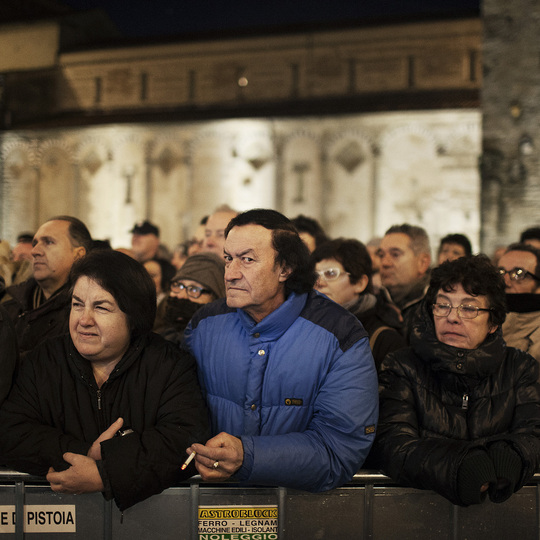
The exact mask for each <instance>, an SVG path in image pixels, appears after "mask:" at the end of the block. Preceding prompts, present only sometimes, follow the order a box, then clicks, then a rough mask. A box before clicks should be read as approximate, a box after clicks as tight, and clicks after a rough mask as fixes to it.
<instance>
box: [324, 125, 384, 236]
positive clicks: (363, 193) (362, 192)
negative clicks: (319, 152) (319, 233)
mask: <svg viewBox="0 0 540 540" xmlns="http://www.w3.org/2000/svg"><path fill="white" fill-rule="evenodd" d="M325 152H326V154H327V159H326V160H325V169H324V175H325V179H324V188H325V189H324V204H323V209H324V218H323V220H322V221H323V223H324V224H325V225H327V224H331V227H329V226H326V228H327V232H328V233H329V234H330V235H331V236H345V237H354V238H358V239H360V240H362V241H364V242H367V241H368V240H369V239H370V238H371V237H372V235H373V227H374V208H375V204H374V199H375V197H376V171H377V164H376V155H377V152H376V145H375V142H374V140H373V137H372V136H371V135H370V134H369V133H368V132H367V130H366V129H362V128H350V129H345V130H343V131H341V130H340V131H339V132H337V133H334V134H332V136H330V137H328V138H327V139H326V141H325Z"/></svg>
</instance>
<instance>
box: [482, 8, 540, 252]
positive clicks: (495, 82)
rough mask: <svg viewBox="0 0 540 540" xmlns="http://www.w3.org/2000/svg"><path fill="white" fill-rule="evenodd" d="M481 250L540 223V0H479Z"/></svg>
mask: <svg viewBox="0 0 540 540" xmlns="http://www.w3.org/2000/svg"><path fill="white" fill-rule="evenodd" d="M482 4H483V5H482V11H483V13H482V18H483V24H484V35H483V72H484V73H483V83H482V109H483V143H482V146H483V149H482V157H481V163H480V166H481V176H482V233H481V248H482V250H483V251H484V252H486V253H488V254H491V253H492V252H493V251H494V249H495V248H496V247H497V246H500V245H506V244H509V243H511V242H517V241H518V240H519V235H520V232H521V231H522V230H523V229H525V228H527V227H529V226H533V225H539V224H540V169H539V152H540V37H539V36H540V2H539V1H538V0H512V2H508V0H482Z"/></svg>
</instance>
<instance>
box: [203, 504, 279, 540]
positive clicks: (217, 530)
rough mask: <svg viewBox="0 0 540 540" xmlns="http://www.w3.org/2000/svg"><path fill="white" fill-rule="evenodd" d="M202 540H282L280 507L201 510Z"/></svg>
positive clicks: (227, 507)
mask: <svg viewBox="0 0 540 540" xmlns="http://www.w3.org/2000/svg"><path fill="white" fill-rule="evenodd" d="M199 540H278V507H277V505H275V506H274V505H271V506H267V505H263V506H253V505H252V506H199Z"/></svg>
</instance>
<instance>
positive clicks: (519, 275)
mask: <svg viewBox="0 0 540 540" xmlns="http://www.w3.org/2000/svg"><path fill="white" fill-rule="evenodd" d="M497 270H498V271H499V274H501V276H504V275H505V274H508V277H509V278H510V279H511V280H513V281H523V280H524V279H525V278H526V277H527V276H529V277H532V278H533V279H535V280H536V281H540V278H539V277H537V276H535V275H534V274H531V273H530V272H529V271H528V270H525V268H517V267H516V268H512V270H505V269H504V268H500V267H499V268H498V269H497Z"/></svg>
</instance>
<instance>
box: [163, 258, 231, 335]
mask: <svg viewBox="0 0 540 540" xmlns="http://www.w3.org/2000/svg"><path fill="white" fill-rule="evenodd" d="M224 275H225V261H224V260H223V259H222V258H220V257H218V256H217V255H216V254H214V253H210V252H204V253H195V254H194V255H191V256H190V257H188V258H187V259H186V262H185V263H184V264H183V265H182V267H181V268H180V269H179V270H178V272H177V273H176V275H175V276H174V278H173V279H172V281H171V285H170V291H169V296H168V298H167V300H166V302H163V303H162V307H160V308H158V315H157V317H156V321H157V322H156V325H155V326H154V330H155V331H156V332H158V333H159V334H161V335H162V336H163V337H164V338H166V339H168V340H169V341H173V342H174V343H180V342H181V341H182V338H183V337H184V330H185V328H186V326H187V324H188V322H189V321H190V320H191V317H193V315H194V314H195V312H196V311H197V310H198V309H200V308H201V307H202V306H203V305H204V304H208V303H209V302H213V301H214V300H217V299H218V298H224V297H225V280H224Z"/></svg>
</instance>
